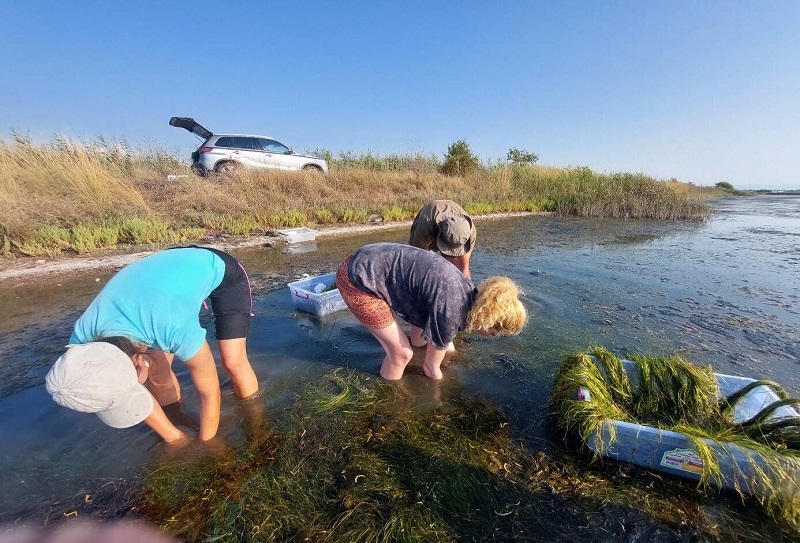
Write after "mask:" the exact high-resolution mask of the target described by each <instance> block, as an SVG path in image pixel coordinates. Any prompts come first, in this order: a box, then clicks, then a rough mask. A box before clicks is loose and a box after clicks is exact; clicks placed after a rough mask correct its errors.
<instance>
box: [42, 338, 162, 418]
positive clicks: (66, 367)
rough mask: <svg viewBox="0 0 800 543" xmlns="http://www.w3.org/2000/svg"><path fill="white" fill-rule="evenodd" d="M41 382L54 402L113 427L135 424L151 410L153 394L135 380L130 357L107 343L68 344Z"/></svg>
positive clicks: (136, 378)
mask: <svg viewBox="0 0 800 543" xmlns="http://www.w3.org/2000/svg"><path fill="white" fill-rule="evenodd" d="M45 384H46V387H47V392H49V393H50V394H51V395H52V396H53V401H55V402H56V403H57V404H59V405H62V406H64V407H68V408H69V409H74V410H75V411H81V412H82V413H94V414H96V415H97V416H98V417H100V420H102V421H103V422H105V423H106V424H108V425H109V426H111V427H113V428H128V427H130V426H134V425H136V424H139V423H140V422H142V421H143V420H144V419H146V418H147V417H148V416H149V415H150V413H151V412H152V411H153V396H152V395H150V392H148V390H147V389H146V388H145V387H144V386H142V385H141V384H139V379H138V377H137V375H136V368H135V367H134V366H133V362H132V361H131V359H130V357H129V356H128V355H126V354H125V353H123V352H122V351H121V350H120V349H119V348H117V347H116V346H114V345H111V344H110V343H104V342H95V343H86V344H84V345H71V346H69V347H68V348H67V352H66V353H64V354H63V355H61V357H60V358H59V359H58V360H56V363H55V364H53V367H52V368H51V369H50V371H49V372H48V373H47V377H46V379H45Z"/></svg>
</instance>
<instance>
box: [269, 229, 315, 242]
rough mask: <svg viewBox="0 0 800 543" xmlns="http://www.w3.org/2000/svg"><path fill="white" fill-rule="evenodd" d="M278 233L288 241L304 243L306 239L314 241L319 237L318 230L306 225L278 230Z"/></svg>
mask: <svg viewBox="0 0 800 543" xmlns="http://www.w3.org/2000/svg"><path fill="white" fill-rule="evenodd" d="M278 235H279V236H280V237H281V238H282V239H284V240H286V243H302V242H304V241H314V240H315V239H317V231H316V230H314V229H313V228H308V227H306V226H301V227H300V228H285V229H283V230H278Z"/></svg>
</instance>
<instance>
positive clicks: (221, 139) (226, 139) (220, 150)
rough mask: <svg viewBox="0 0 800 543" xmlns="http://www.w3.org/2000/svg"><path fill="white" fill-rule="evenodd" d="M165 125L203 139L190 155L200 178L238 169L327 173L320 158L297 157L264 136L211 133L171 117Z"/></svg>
mask: <svg viewBox="0 0 800 543" xmlns="http://www.w3.org/2000/svg"><path fill="white" fill-rule="evenodd" d="M169 124H170V126H175V127H177V128H185V129H186V130H188V131H189V132H191V133H192V134H194V135H196V136H199V137H200V138H202V139H203V144H202V145H201V146H200V147H199V148H198V149H197V151H195V152H194V153H192V169H193V170H194V171H196V172H197V173H198V174H200V175H207V174H208V173H209V172H216V173H234V172H236V170H238V169H239V168H242V167H246V168H277V169H279V170H305V171H310V172H319V173H328V163H327V162H326V161H325V159H324V158H322V157H319V156H316V155H301V154H300V153H296V152H294V151H293V150H292V149H290V148H289V147H287V146H286V145H284V144H282V143H281V142H279V141H276V140H274V139H272V138H270V137H268V136H253V135H248V134H212V133H211V132H210V131H208V130H207V129H205V128H204V127H203V126H201V125H200V124H198V123H197V122H196V121H195V120H194V119H192V118H190V117H172V118H171V119H170V120H169Z"/></svg>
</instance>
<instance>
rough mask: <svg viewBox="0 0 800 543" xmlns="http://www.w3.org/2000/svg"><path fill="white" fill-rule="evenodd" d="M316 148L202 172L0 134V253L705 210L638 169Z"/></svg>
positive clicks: (694, 197)
mask: <svg viewBox="0 0 800 543" xmlns="http://www.w3.org/2000/svg"><path fill="white" fill-rule="evenodd" d="M328 155H329V158H330V159H331V173H330V175H327V176H323V175H318V174H311V173H304V172H285V171H276V170H249V171H248V170H243V171H241V172H240V173H238V174H237V175H233V176H218V175H212V176H210V177H205V178H204V177H198V176H196V175H194V174H193V173H191V171H190V169H189V165H188V164H187V163H186V162H185V161H181V160H179V159H178V158H175V155H174V153H169V152H166V151H164V150H162V149H158V148H153V147H151V148H147V149H145V150H131V149H130V148H129V147H128V146H127V145H125V144H124V142H123V143H117V142H108V141H104V140H102V139H100V140H99V141H97V142H94V143H93V144H89V145H86V144H82V143H80V142H75V141H71V140H68V139H65V138H56V139H55V140H54V141H52V142H50V143H46V144H41V145H35V144H32V143H31V142H30V140H29V139H27V138H24V137H19V136H15V138H14V139H13V141H11V142H2V141H0V198H2V201H3V202H4V205H3V207H2V210H1V211H0V236H2V238H3V247H4V250H3V252H4V254H6V255H7V256H11V255H13V254H17V253H23V254H57V253H58V252H60V251H62V250H67V251H74V252H88V251H91V250H92V247H93V245H96V248H101V247H104V246H108V245H109V244H114V243H117V242H119V243H125V241H124V240H127V239H130V238H131V236H128V235H125V234H124V232H122V230H124V228H122V227H121V226H119V225H120V224H121V222H122V221H126V220H130V219H138V220H142V221H145V223H146V227H147V229H149V230H150V232H149V234H148V235H147V236H145V237H147V238H148V239H151V238H157V237H158V236H159V235H160V234H159V232H163V236H164V239H163V242H164V243H172V242H174V240H175V239H181V240H182V239H191V237H192V236H197V237H202V236H203V235H204V231H205V230H213V231H225V232H228V233H229V234H235V235H247V234H248V233H249V232H250V231H252V230H263V229H266V228H276V227H281V226H300V225H314V224H317V223H322V224H330V223H336V222H342V223H353V222H359V221H361V222H363V221H366V220H367V218H368V217H369V216H370V215H379V216H381V217H382V218H383V219H384V220H401V219H408V218H412V217H413V216H414V214H415V213H416V211H417V210H419V208H420V207H421V206H422V205H424V204H425V203H426V202H428V201H430V200H432V199H451V200H455V201H457V202H459V203H461V205H462V206H464V207H465V208H466V209H467V210H468V211H469V212H470V213H473V214H476V215H477V214H483V213H495V212H504V211H551V212H555V213H557V214H559V215H564V216H584V217H610V218H630V219H681V220H697V219H703V218H705V217H706V216H707V213H708V209H707V206H706V205H705V204H704V203H703V201H702V200H701V199H700V197H699V191H697V190H693V189H692V188H691V187H689V186H688V185H686V184H677V185H676V183H675V182H662V181H658V180H655V179H652V178H650V177H647V176H645V175H642V174H627V173H619V174H599V173H596V172H593V171H592V170H590V169H588V168H550V167H546V166H538V165H530V166H515V165H510V164H505V163H501V164H497V165H493V166H484V167H482V168H480V169H479V170H478V171H476V172H474V173H473V174H471V175H469V176H466V177H458V176H456V177H453V176H445V175H442V174H441V173H439V171H438V168H439V166H440V164H439V161H438V160H437V159H436V157H435V156H433V155H423V154H419V153H417V154H410V155H387V156H380V155H376V154H373V153H364V154H361V155H356V154H354V153H340V155H339V157H336V158H334V157H332V156H330V153H328ZM172 174H174V175H172ZM687 187H689V188H687ZM679 189H680V190H679ZM115 225H116V226H115ZM102 228H105V229H106V230H103V231H101V230H102ZM108 228H112V231H111V233H109V231H108ZM113 228H117V230H119V231H118V232H117V234H118V235H116V237H115V235H113V234H114V232H113ZM121 229H122V230H121ZM140 230H141V229H140ZM134 237H135V236H134ZM100 240H104V241H100ZM114 240H116V241H114Z"/></svg>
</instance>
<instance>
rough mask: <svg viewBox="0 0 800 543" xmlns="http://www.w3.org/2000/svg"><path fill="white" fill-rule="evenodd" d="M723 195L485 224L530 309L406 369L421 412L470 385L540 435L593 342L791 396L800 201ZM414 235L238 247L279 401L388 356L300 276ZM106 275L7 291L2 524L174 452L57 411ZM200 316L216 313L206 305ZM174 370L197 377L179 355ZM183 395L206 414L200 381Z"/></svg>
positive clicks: (517, 426) (228, 395)
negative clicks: (297, 297) (61, 368)
mask: <svg viewBox="0 0 800 543" xmlns="http://www.w3.org/2000/svg"><path fill="white" fill-rule="evenodd" d="M711 203H712V207H713V215H712V217H711V219H710V220H709V221H707V222H704V223H675V222H660V221H639V222H631V221H604V220H585V219H556V218H551V217H521V218H514V219H506V220H501V221H488V222H484V221H482V222H479V223H478V235H479V237H478V248H477V250H476V253H475V254H474V256H473V259H472V270H473V277H474V278H476V279H478V280H479V279H482V278H484V277H487V276H489V275H500V274H502V275H508V276H510V277H512V278H513V279H514V280H515V281H517V282H518V283H519V284H520V285H521V286H522V288H523V290H524V291H525V293H526V297H525V304H526V305H527V307H528V309H529V311H530V313H531V316H532V318H531V320H530V323H529V325H528V326H527V328H526V329H525V330H524V331H523V333H522V334H521V335H520V336H518V337H514V338H496V339H493V338H482V337H481V338H478V337H471V336H465V337H463V338H461V339H460V340H458V341H457V344H456V346H457V347H458V348H459V352H460V353H459V355H458V357H457V358H456V359H455V360H453V362H452V363H451V364H450V366H449V367H448V368H447V369H446V370H445V379H444V380H443V381H442V382H441V383H434V382H432V381H430V380H428V379H426V378H424V377H422V376H421V375H419V374H418V373H417V372H415V371H414V369H413V368H412V369H410V370H407V375H406V377H404V379H403V381H402V385H401V386H406V387H409V388H410V389H411V390H412V391H413V392H414V393H415V394H416V396H417V397H418V398H419V405H420V408H421V409H424V408H426V407H427V406H431V405H434V406H437V405H441V404H443V403H447V402H448V401H449V399H451V398H454V397H458V396H472V395H475V394H478V395H481V396H483V397H486V398H488V399H490V400H492V401H493V402H495V403H497V404H498V405H501V406H502V407H503V409H504V410H505V411H506V413H508V415H509V417H510V419H511V421H512V426H513V431H514V432H515V434H517V435H518V436H520V437H522V438H524V439H526V440H527V441H528V442H529V443H531V444H532V446H534V447H537V446H540V447H543V448H547V447H548V442H547V439H546V436H545V435H544V432H543V430H542V427H541V420H542V416H543V414H544V413H545V412H546V410H547V400H548V396H549V394H550V391H551V389H552V383H553V378H554V375H555V371H556V369H557V367H558V364H559V362H560V360H561V359H562V358H563V356H564V355H565V354H567V353H571V352H575V351H579V350H584V349H586V348H587V347H588V346H590V345H603V346H605V347H607V348H609V349H611V350H613V351H615V352H617V353H620V354H623V355H624V354H626V353H631V352H639V353H649V354H657V355H664V354H671V353H674V352H679V353H681V354H682V355H683V356H685V357H686V358H688V359H690V360H692V361H695V362H697V363H702V364H710V365H712V366H713V367H714V368H715V370H716V371H719V372H723V373H733V374H739V375H745V376H748V377H766V378H770V379H773V380H775V381H778V382H779V383H781V384H783V385H784V387H785V388H786V389H787V390H788V391H789V392H790V394H792V395H794V396H797V395H798V394H799V393H800V374H799V373H798V369H800V197H797V196H756V197H743V198H735V199H734V198H731V199H723V200H716V201H712V202H711ZM406 236H407V234H406V232H405V231H404V230H397V231H388V232H387V231H384V232H380V233H373V234H370V235H363V236H355V237H349V238H347V239H326V238H322V239H320V240H318V241H317V242H316V244H314V245H311V246H305V248H297V247H294V248H286V247H284V248H283V249H280V248H253V249H246V250H238V251H232V252H233V253H234V254H235V255H236V256H237V257H238V258H239V259H240V260H241V261H242V262H243V263H244V265H245V267H246V268H247V269H248V271H249V272H250V274H251V276H252V279H253V282H254V285H255V293H256V301H255V313H256V317H255V318H254V321H253V327H252V331H251V335H250V339H249V342H248V343H249V352H250V355H251V361H252V363H253V365H254V367H255V370H256V373H257V374H258V375H259V379H260V381H261V383H262V387H263V389H264V390H265V402H266V404H267V410H268V413H269V410H270V409H274V408H276V407H277V406H280V405H283V404H285V403H286V402H288V401H290V398H291V396H292V394H293V393H294V391H295V390H296V389H297V386H298V384H299V383H301V382H302V381H303V380H305V379H309V378H312V377H314V376H316V375H318V374H321V373H324V372H327V371H329V370H330V369H332V368H337V367H345V368H352V369H354V370H356V371H361V372H365V373H368V374H371V375H377V371H378V366H379V364H380V360H381V358H382V356H383V355H382V350H381V348H380V346H379V345H378V343H377V342H376V341H375V340H374V339H373V338H372V336H370V335H369V333H368V332H367V331H366V330H365V329H364V328H363V327H362V326H361V325H360V324H358V323H357V321H356V320H355V319H354V318H353V317H352V315H350V313H349V312H347V311H342V312H339V313H336V314H333V315H329V316H327V317H325V318H323V319H317V318H315V317H310V316H308V315H305V314H302V313H296V312H295V311H294V308H293V306H292V302H291V297H290V295H289V290H288V289H287V288H285V284H286V283H287V282H289V281H293V280H295V279H296V278H297V277H298V276H299V275H300V274H302V273H309V274H312V275H314V274H319V273H325V272H328V271H332V270H334V269H335V266H336V265H338V263H339V262H340V261H341V260H342V259H343V258H344V257H345V256H346V255H347V254H349V253H350V252H351V251H353V250H354V249H356V248H358V247H359V246H361V245H363V244H365V243H371V242H374V241H384V240H386V241H398V242H404V241H405V240H406ZM307 249H311V250H307ZM110 275H111V272H102V273H96V272H95V273H91V274H79V275H70V276H63V277H62V276H58V277H52V278H48V279H47V280H46V281H44V284H42V282H41V281H37V282H36V284H31V285H25V284H23V285H19V286H17V285H3V287H2V289H1V291H0V308H2V317H0V438H1V439H0V447H2V449H0V480H2V481H3V490H4V492H3V493H2V494H0V521H9V520H14V519H19V518H25V517H28V518H30V519H38V518H43V517H44V516H45V515H46V514H47V513H48V512H49V511H50V510H52V509H58V507H59V504H62V506H63V504H65V503H69V502H70V500H75V499H78V498H82V497H83V496H84V494H85V493H87V492H92V491H93V490H96V489H98V488H100V487H102V486H103V485H110V486H111V487H112V488H113V486H114V485H115V484H117V483H118V482H120V481H125V480H127V479H129V478H132V477H135V476H136V475H137V474H139V473H141V472H142V470H143V469H146V466H148V465H149V463H151V462H153V461H154V459H157V457H158V455H160V454H163V447H162V445H161V444H160V443H159V441H158V440H157V439H156V437H155V436H154V435H153V434H152V433H151V432H148V431H146V430H145V429H143V428H134V429H131V430H126V431H121V430H114V429H112V428H109V427H107V426H105V425H103V424H102V423H101V422H100V421H99V420H98V419H97V418H96V417H94V416H91V415H83V414H79V413H74V412H72V411H69V410H67V409H63V408H60V407H58V406H57V405H56V404H55V403H53V402H52V401H51V400H50V398H49V396H48V395H47V393H46V391H45V390H44V386H43V380H44V375H45V374H46V372H47V370H48V369H49V366H50V365H51V364H52V362H53V361H54V360H55V359H56V358H57V357H58V356H59V355H60V354H61V353H62V352H63V346H64V345H65V343H66V341H67V339H68V337H69V334H70V328H71V325H72V323H73V322H74V320H75V319H76V318H77V316H78V315H79V314H80V312H81V310H82V309H83V308H84V307H85V306H86V305H87V304H88V303H89V302H90V301H91V299H92V297H93V296H94V295H95V294H96V293H97V291H98V290H99V289H100V288H101V287H102V284H103V283H104V282H105V280H107V279H108V277H110ZM97 279H99V281H96V280H97ZM203 322H204V323H210V321H209V319H208V316H204V317H203ZM412 364H414V363H413V362H412ZM176 370H177V373H178V376H179V378H180V379H181V381H182V382H183V383H188V382H189V377H188V373H187V372H186V370H185V368H184V367H183V366H182V365H181V364H180V363H176ZM184 396H185V401H186V404H187V406H188V410H189V411H190V412H194V413H196V411H197V397H196V395H195V393H194V389H193V388H192V387H191V386H185V387H184ZM235 405H236V402H235V399H234V397H233V393H232V391H231V388H230V385H224V386H223V420H222V427H221V428H222V430H221V431H222V434H223V435H224V436H225V437H226V438H227V439H228V440H229V441H230V442H231V443H234V444H235V443H237V442H238V441H239V440H241V434H240V430H239V423H240V416H239V413H238V410H237V409H236V408H235ZM76 497H77V498H76Z"/></svg>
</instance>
